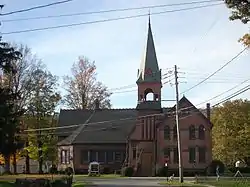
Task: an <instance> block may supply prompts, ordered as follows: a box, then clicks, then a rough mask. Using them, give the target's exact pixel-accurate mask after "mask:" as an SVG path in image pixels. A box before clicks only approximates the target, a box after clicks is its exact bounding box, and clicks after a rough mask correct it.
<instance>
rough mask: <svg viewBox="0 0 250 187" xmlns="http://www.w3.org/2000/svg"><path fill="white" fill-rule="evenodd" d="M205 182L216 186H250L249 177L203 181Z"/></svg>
mask: <svg viewBox="0 0 250 187" xmlns="http://www.w3.org/2000/svg"><path fill="white" fill-rule="evenodd" d="M201 183H203V184H209V185H212V186H215V187H248V186H250V180H247V179H236V180H235V179H231V180H230V179H227V180H226V179H224V180H223V179H222V180H219V181H209V180H207V181H202V182H201Z"/></svg>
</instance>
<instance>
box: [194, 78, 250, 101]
mask: <svg viewBox="0 0 250 187" xmlns="http://www.w3.org/2000/svg"><path fill="white" fill-rule="evenodd" d="M249 80H250V79H247V80H244V81H243V82H241V83H240V84H237V85H236V86H234V87H232V88H230V89H228V90H226V91H224V92H222V93H220V94H218V95H216V96H214V97H212V98H210V99H208V100H206V101H204V102H202V103H199V104H198V105H196V106H199V105H202V104H204V103H207V102H208V101H211V100H213V99H216V98H218V97H220V96H222V95H224V94H225V93H227V92H230V91H232V90H233V89H235V88H237V87H239V86H240V85H242V84H244V83H246V82H248V81H249ZM248 86H249V85H248Z"/></svg>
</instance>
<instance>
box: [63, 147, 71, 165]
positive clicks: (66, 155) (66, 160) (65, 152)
mask: <svg viewBox="0 0 250 187" xmlns="http://www.w3.org/2000/svg"><path fill="white" fill-rule="evenodd" d="M69 153H70V152H69V150H61V163H62V164H69V163H70V158H69V157H70V154H69Z"/></svg>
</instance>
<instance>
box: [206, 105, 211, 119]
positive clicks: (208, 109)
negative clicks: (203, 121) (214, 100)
mask: <svg viewBox="0 0 250 187" xmlns="http://www.w3.org/2000/svg"><path fill="white" fill-rule="evenodd" d="M207 119H209V120H210V103H207Z"/></svg>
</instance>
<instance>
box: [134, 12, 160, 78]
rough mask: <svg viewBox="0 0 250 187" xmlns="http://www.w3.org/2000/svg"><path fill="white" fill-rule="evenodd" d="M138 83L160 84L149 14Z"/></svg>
mask: <svg viewBox="0 0 250 187" xmlns="http://www.w3.org/2000/svg"><path fill="white" fill-rule="evenodd" d="M139 82H161V72H160V70H159V66H158V61H157V57H156V52H155V46H154V39H153V34H152V30H151V21H150V12H149V19H148V36H147V43H146V49H145V54H144V57H143V59H142V61H141V66H140V69H139V71H138V79H137V83H139Z"/></svg>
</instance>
